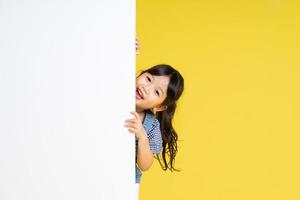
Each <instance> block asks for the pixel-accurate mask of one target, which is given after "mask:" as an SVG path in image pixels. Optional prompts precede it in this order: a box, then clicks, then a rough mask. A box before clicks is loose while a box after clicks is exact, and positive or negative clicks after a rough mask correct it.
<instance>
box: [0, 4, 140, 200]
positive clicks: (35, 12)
mask: <svg viewBox="0 0 300 200" xmlns="http://www.w3.org/2000/svg"><path fill="white" fill-rule="evenodd" d="M0 25H1V26H0V200H13V199H16V200H23V199H26V200H27V199H28V200H47V199H49V200H54V199H55V200H60V199H64V200H67V199H72V200H76V199H78V200H79V199H80V200H83V199H84V200H87V199H101V200H110V199H115V200H120V199H122V200H124V199H134V182H135V159H134V152H135V150H134V136H133V135H132V134H131V133H129V132H128V130H127V129H126V128H124V127H123V125H124V122H123V121H124V120H125V119H126V118H132V115H130V114H129V113H130V111H133V110H134V109H135V106H134V101H135V85H134V84H135V47H134V43H135V41H134V40H135V1H134V0H130V1H122V0H114V1H112V0H85V1H83V0H81V1H78V0H77V1H74V0H73V1H71V0H69V1H67V0H66V1H58V0H51V1H46V0H27V1H13V0H6V1H5V0H0Z"/></svg>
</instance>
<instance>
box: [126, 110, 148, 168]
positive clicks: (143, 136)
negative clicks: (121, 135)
mask: <svg viewBox="0 0 300 200" xmlns="http://www.w3.org/2000/svg"><path fill="white" fill-rule="evenodd" d="M131 114H133V115H134V119H127V120H125V123H126V124H125V125H124V126H125V127H127V128H128V131H129V132H130V133H133V134H135V135H136V137H137V138H138V145H137V146H138V150H137V164H138V166H139V168H140V169H141V170H142V171H146V170H148V169H149V168H150V167H151V165H152V163H153V159H154V155H153V153H152V151H151V150H150V144H149V139H148V135H147V133H146V130H145V129H144V127H143V124H142V120H141V119H140V118H139V115H138V114H137V112H131Z"/></svg>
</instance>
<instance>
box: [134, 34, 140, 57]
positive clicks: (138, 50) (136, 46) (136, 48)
mask: <svg viewBox="0 0 300 200" xmlns="http://www.w3.org/2000/svg"><path fill="white" fill-rule="evenodd" d="M138 54H140V43H139V40H138V38H137V36H135V55H138Z"/></svg>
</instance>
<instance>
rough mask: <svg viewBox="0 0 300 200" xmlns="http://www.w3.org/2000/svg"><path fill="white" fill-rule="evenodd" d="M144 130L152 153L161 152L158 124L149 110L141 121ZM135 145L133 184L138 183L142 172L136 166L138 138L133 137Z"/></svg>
mask: <svg viewBox="0 0 300 200" xmlns="http://www.w3.org/2000/svg"><path fill="white" fill-rule="evenodd" d="M143 126H144V129H145V131H146V133H147V135H148V139H149V146H150V150H151V151H152V153H160V152H161V151H162V148H163V147H162V143H163V141H162V136H161V132H160V123H159V121H158V120H157V119H156V118H155V116H154V115H153V113H152V112H151V111H149V110H146V111H145V118H144V121H143ZM135 144H136V146H135V147H136V148H135V150H136V154H135V155H136V156H135V183H140V181H141V176H142V172H141V170H140V169H139V167H138V165H137V147H138V138H137V137H135Z"/></svg>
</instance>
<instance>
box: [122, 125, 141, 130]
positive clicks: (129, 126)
mask: <svg viewBox="0 0 300 200" xmlns="http://www.w3.org/2000/svg"><path fill="white" fill-rule="evenodd" d="M124 127H126V128H132V129H135V130H137V128H138V126H137V124H125V125H124Z"/></svg>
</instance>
